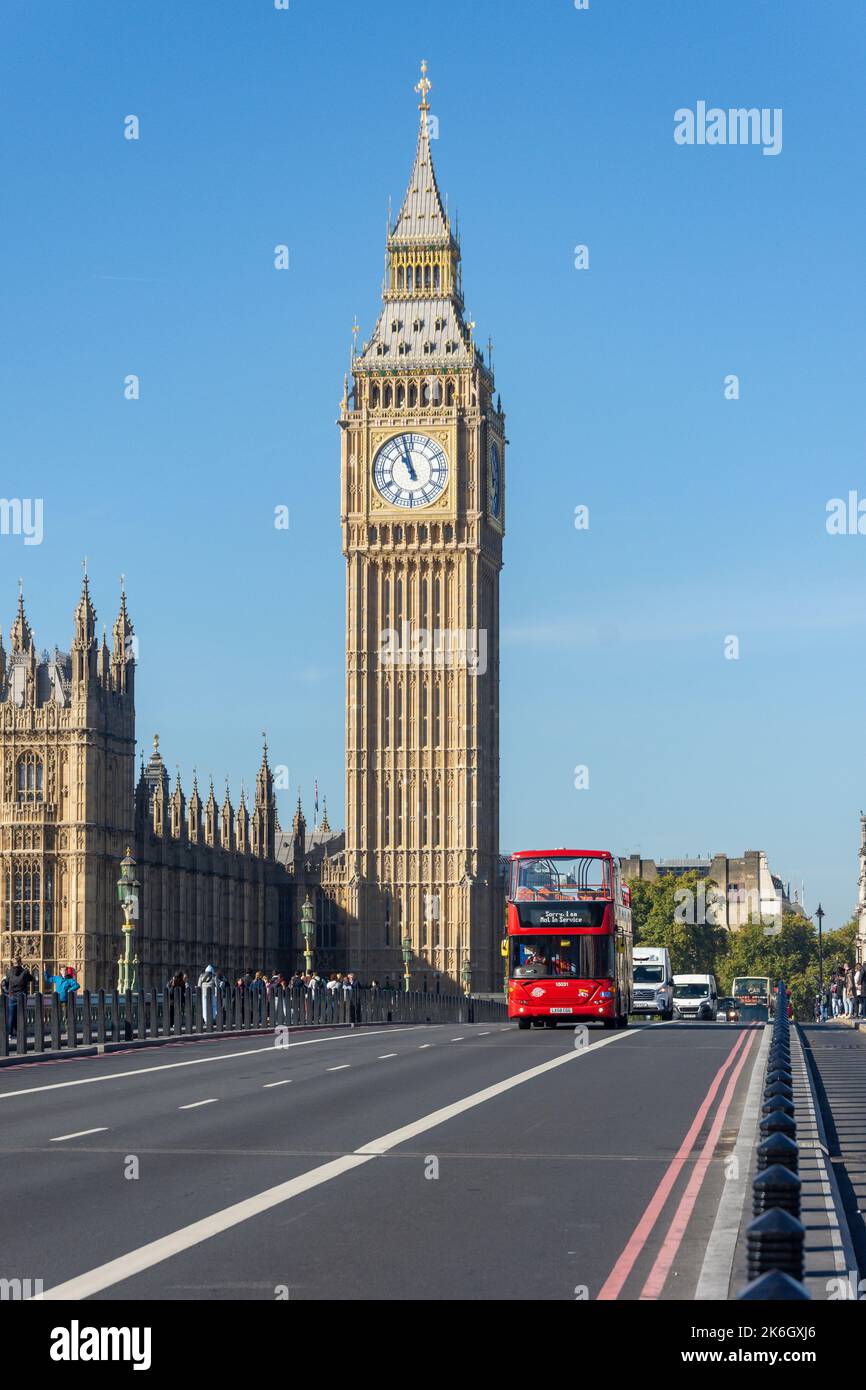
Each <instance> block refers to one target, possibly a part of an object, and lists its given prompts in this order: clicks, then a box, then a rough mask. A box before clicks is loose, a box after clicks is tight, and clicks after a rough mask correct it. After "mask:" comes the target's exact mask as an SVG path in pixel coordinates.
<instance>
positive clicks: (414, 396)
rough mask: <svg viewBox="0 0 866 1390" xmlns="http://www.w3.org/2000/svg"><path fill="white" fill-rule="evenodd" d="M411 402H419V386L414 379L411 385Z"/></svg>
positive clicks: (411, 403)
mask: <svg viewBox="0 0 866 1390" xmlns="http://www.w3.org/2000/svg"><path fill="white" fill-rule="evenodd" d="M409 404H410V405H417V404H418V387H417V386H416V385H415V383H414V381H413V382H412V383H411V384H410V386H409Z"/></svg>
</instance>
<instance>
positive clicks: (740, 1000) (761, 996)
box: [731, 975, 776, 1023]
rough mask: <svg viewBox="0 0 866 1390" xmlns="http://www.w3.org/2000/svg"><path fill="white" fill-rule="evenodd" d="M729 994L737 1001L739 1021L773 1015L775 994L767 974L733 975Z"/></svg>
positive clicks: (767, 1017) (761, 1019)
mask: <svg viewBox="0 0 866 1390" xmlns="http://www.w3.org/2000/svg"><path fill="white" fill-rule="evenodd" d="M731 995H732V996H733V998H734V999H736V1001H737V1006H738V1008H739V1011H740V1020H741V1022H743V1023H746V1022H749V1021H750V1020H751V1021H755V1022H761V1021H766V1020H767V1019H770V1018H772V1017H773V1012H774V1004H775V997H776V996H775V991H774V989H773V982H772V980H771V979H770V977H769V975H735V976H734V982H733V984H732V985H731Z"/></svg>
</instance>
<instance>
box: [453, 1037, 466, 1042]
mask: <svg viewBox="0 0 866 1390" xmlns="http://www.w3.org/2000/svg"><path fill="white" fill-rule="evenodd" d="M451 1041H452V1042H462V1041H463V1039H462V1038H452V1039H451Z"/></svg>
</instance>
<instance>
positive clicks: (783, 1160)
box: [758, 1130, 800, 1173]
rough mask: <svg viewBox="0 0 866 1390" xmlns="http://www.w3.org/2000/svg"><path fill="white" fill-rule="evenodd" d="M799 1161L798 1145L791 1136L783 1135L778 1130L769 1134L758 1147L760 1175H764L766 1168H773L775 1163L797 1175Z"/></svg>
mask: <svg viewBox="0 0 866 1390" xmlns="http://www.w3.org/2000/svg"><path fill="white" fill-rule="evenodd" d="M799 1159H800V1150H799V1147H798V1145H797V1144H796V1143H795V1141H794V1140H793V1139H792V1138H791V1137H790V1135H788V1134H782V1133H780V1132H779V1131H778V1130H775V1131H774V1132H773V1133H771V1134H769V1135H768V1136H767V1138H766V1139H765V1140H764V1141H763V1142H762V1143H760V1144H759V1145H758V1172H759V1173H763V1171H764V1169H765V1168H772V1166H773V1164H774V1163H779V1164H781V1166H782V1167H783V1168H788V1169H790V1171H791V1172H792V1173H796V1172H797V1170H798V1168H799Z"/></svg>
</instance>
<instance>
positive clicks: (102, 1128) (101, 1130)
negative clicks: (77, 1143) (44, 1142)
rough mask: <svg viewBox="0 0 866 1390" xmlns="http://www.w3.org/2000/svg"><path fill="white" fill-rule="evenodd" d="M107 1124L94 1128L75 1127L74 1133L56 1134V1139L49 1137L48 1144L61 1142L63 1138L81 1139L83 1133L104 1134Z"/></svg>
mask: <svg viewBox="0 0 866 1390" xmlns="http://www.w3.org/2000/svg"><path fill="white" fill-rule="evenodd" d="M107 1129H108V1125H98V1126H97V1128H96V1129H77V1130H76V1131H75V1133H74V1134H58V1135H57V1138H56V1139H49V1141H48V1142H49V1144H62V1143H63V1141H64V1139H81V1138H82V1137H83V1136H84V1135H85V1134H104V1133H105V1131H106V1130H107Z"/></svg>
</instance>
